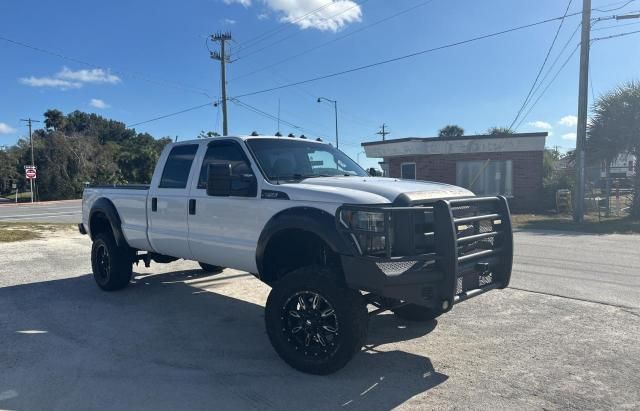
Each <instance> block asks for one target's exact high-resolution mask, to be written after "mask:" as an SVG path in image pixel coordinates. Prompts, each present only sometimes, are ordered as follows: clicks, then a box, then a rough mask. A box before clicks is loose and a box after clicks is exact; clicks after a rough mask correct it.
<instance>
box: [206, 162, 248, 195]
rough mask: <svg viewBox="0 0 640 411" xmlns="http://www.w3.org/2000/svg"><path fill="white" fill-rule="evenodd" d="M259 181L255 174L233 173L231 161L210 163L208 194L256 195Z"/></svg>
mask: <svg viewBox="0 0 640 411" xmlns="http://www.w3.org/2000/svg"><path fill="white" fill-rule="evenodd" d="M257 191H258V181H257V180H256V177H255V176H254V175H253V174H242V175H232V174H231V163H222V164H209V169H208V174H207V195H210V196H214V197H229V196H234V197H255V196H256V195H257Z"/></svg>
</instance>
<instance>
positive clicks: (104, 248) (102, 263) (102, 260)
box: [91, 233, 133, 291]
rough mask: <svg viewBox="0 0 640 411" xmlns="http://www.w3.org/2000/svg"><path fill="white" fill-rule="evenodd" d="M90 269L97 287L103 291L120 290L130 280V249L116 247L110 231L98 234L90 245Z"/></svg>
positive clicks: (131, 264) (131, 266) (131, 267)
mask: <svg viewBox="0 0 640 411" xmlns="http://www.w3.org/2000/svg"><path fill="white" fill-rule="evenodd" d="M91 269H92V271H93V278H94V279H95V280H96V283H97V284H98V287H100V288H101V289H103V290H104V291H116V290H121V289H123V288H125V287H126V286H127V285H129V282H130V281H131V275H132V271H133V263H132V261H131V249H130V248H129V247H118V245H117V244H116V241H115V240H114V238H113V236H112V235H111V234H110V233H101V234H98V235H97V236H96V238H95V239H94V240H93V245H92V246H91Z"/></svg>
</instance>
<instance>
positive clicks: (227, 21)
mask: <svg viewBox="0 0 640 411" xmlns="http://www.w3.org/2000/svg"><path fill="white" fill-rule="evenodd" d="M224 22H225V24H236V21H235V20H234V19H224Z"/></svg>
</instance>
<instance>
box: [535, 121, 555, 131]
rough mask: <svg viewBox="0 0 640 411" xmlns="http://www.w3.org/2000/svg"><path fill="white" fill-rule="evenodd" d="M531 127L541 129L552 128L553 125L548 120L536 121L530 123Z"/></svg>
mask: <svg viewBox="0 0 640 411" xmlns="http://www.w3.org/2000/svg"><path fill="white" fill-rule="evenodd" d="M529 125H530V126H531V127H535V128H539V129H540V130H551V129H552V128H553V127H552V126H551V124H549V123H547V122H546V121H534V122H531V123H529Z"/></svg>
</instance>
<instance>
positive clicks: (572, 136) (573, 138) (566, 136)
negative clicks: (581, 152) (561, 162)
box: [562, 133, 576, 141]
mask: <svg viewBox="0 0 640 411" xmlns="http://www.w3.org/2000/svg"><path fill="white" fill-rule="evenodd" d="M562 139H563V140H570V141H576V133H567V134H563V135H562Z"/></svg>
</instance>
